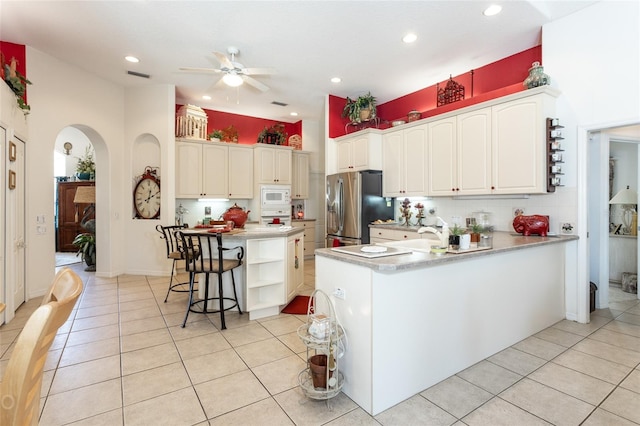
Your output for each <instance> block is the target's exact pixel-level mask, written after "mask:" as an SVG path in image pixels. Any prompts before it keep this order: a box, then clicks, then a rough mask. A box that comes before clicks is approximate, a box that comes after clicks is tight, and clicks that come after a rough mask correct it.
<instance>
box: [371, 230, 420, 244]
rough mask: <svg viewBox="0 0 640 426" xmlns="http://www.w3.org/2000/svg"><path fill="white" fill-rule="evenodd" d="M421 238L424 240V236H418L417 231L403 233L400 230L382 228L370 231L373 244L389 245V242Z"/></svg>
mask: <svg viewBox="0 0 640 426" xmlns="http://www.w3.org/2000/svg"><path fill="white" fill-rule="evenodd" d="M420 238H422V234H418V233H417V232H416V231H415V230H412V231H401V230H399V229H382V228H371V229H370V230H369V239H370V242H371V244H375V243H387V242H389V241H402V240H419V239H420Z"/></svg>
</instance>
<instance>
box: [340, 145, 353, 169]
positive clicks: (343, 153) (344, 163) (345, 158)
mask: <svg viewBox="0 0 640 426" xmlns="http://www.w3.org/2000/svg"><path fill="white" fill-rule="evenodd" d="M337 151H338V152H337V155H338V171H339V172H350V171H353V170H352V167H353V166H352V164H351V163H352V161H351V141H350V140H348V141H340V142H338V149H337Z"/></svg>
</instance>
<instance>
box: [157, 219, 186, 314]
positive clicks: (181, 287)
mask: <svg viewBox="0 0 640 426" xmlns="http://www.w3.org/2000/svg"><path fill="white" fill-rule="evenodd" d="M186 228H187V225H186V224H185V225H173V226H162V225H157V226H156V231H158V232H159V233H160V234H162V236H161V237H160V238H162V239H163V240H164V242H165V243H166V245H167V259H169V260H172V265H171V279H169V288H168V289H167V295H166V296H165V298H164V302H165V303H167V300H168V299H169V293H171V292H172V291H175V292H176V293H188V292H189V289H188V287H187V285H188V284H189V283H188V282H181V283H175V284H174V283H173V274H174V271H176V274H177V269H176V262H178V261H179V260H185V257H184V252H183V250H182V241H181V240H180V238H179V237H178V236H177V235H176V233H177V232H178V231H180V230H183V229H186Z"/></svg>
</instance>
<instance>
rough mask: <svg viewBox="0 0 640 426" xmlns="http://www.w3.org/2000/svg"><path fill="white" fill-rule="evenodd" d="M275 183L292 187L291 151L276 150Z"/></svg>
mask: <svg viewBox="0 0 640 426" xmlns="http://www.w3.org/2000/svg"><path fill="white" fill-rule="evenodd" d="M274 151H275V152H274V160H275V165H274V171H275V181H276V183H277V184H279V185H291V151H290V150H288V149H274Z"/></svg>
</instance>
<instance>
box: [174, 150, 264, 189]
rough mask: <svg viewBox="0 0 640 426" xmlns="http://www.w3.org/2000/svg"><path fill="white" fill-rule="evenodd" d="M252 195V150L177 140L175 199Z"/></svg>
mask: <svg viewBox="0 0 640 426" xmlns="http://www.w3.org/2000/svg"><path fill="white" fill-rule="evenodd" d="M202 197H207V198H239V199H249V198H253V150H252V149H251V148H245V147H240V146H229V145H227V144H217V143H213V142H205V143H199V142H182V141H177V142H176V198H202Z"/></svg>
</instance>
